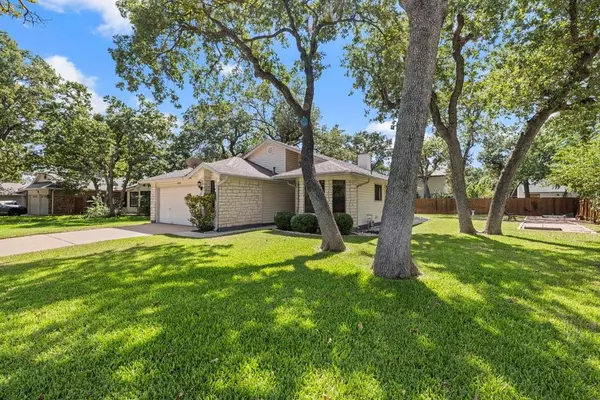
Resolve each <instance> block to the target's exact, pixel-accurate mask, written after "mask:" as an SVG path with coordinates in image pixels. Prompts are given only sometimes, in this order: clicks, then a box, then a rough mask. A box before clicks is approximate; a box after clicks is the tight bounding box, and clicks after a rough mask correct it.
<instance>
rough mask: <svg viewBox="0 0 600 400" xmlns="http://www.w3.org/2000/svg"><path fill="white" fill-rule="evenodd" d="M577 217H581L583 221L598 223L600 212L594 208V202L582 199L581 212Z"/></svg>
mask: <svg viewBox="0 0 600 400" xmlns="http://www.w3.org/2000/svg"><path fill="white" fill-rule="evenodd" d="M577 215H578V216H579V217H581V219H584V220H586V221H592V222H593V223H596V222H598V220H600V213H598V211H597V210H596V209H594V208H593V207H592V202H591V201H590V200H587V199H582V200H580V201H579V211H578V213H577Z"/></svg>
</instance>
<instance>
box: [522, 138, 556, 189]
mask: <svg viewBox="0 0 600 400" xmlns="http://www.w3.org/2000/svg"><path fill="white" fill-rule="evenodd" d="M559 147H560V142H559V140H558V139H557V138H556V137H554V136H553V135H552V132H549V131H548V130H546V129H544V130H543V131H542V132H541V133H540V134H539V135H538V136H537V137H536V138H535V141H534V142H533V145H532V146H531V149H530V150H529V152H528V153H527V156H525V159H524V160H523V163H522V164H521V166H520V167H519V171H518V172H517V179H516V181H517V182H522V181H524V180H527V181H528V182H529V183H533V184H535V183H538V182H541V181H542V180H544V179H546V177H547V176H548V174H549V173H550V167H551V166H552V159H553V157H554V155H555V154H556V151H557V150H558V148H559Z"/></svg>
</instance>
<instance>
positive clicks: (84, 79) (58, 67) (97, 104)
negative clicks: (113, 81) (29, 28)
mask: <svg viewBox="0 0 600 400" xmlns="http://www.w3.org/2000/svg"><path fill="white" fill-rule="evenodd" d="M46 62H47V63H48V64H50V66H51V67H52V68H54V70H55V71H56V73H57V74H58V75H60V76H61V77H62V78H63V79H65V80H67V81H73V82H78V83H81V84H82V85H85V86H87V87H88V89H89V91H90V93H91V95H92V107H93V108H94V111H95V112H97V113H104V112H105V111H106V103H104V100H103V99H102V97H101V96H100V95H99V94H98V93H97V92H96V90H95V89H96V82H97V80H98V78H97V77H95V76H86V75H84V74H83V72H81V71H80V70H78V69H77V67H75V64H73V63H72V62H71V61H70V60H69V59H68V58H67V57H64V56H59V55H54V56H51V57H48V58H46Z"/></svg>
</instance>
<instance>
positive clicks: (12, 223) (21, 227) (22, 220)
mask: <svg viewBox="0 0 600 400" xmlns="http://www.w3.org/2000/svg"><path fill="white" fill-rule="evenodd" d="M148 222H150V221H149V219H148V217H143V216H141V217H140V216H123V217H116V218H85V217H84V216H82V215H59V216H56V215H49V216H40V217H33V216H31V217H30V216H20V217H8V216H0V239H6V238H11V237H19V236H27V235H39V234H42V233H58V232H68V231H77V230H80V229H94V228H108V227H111V226H126V225H139V224H143V223H148Z"/></svg>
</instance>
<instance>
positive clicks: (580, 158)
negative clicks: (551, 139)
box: [549, 138, 600, 211]
mask: <svg viewBox="0 0 600 400" xmlns="http://www.w3.org/2000/svg"><path fill="white" fill-rule="evenodd" d="M554 159H555V163H554V165H553V167H552V171H551V173H550V176H549V179H550V182H552V183H554V184H555V185H564V186H567V187H568V188H569V190H571V191H574V192H577V193H578V194H579V195H580V196H581V197H582V198H586V199H589V200H590V202H591V204H592V207H593V208H595V209H596V210H597V211H598V210H600V173H598V171H599V167H600V138H596V139H594V140H592V141H591V142H589V143H587V144H581V145H577V146H569V147H565V148H563V149H561V150H559V151H558V152H557V153H556V156H555V158H554Z"/></svg>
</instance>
